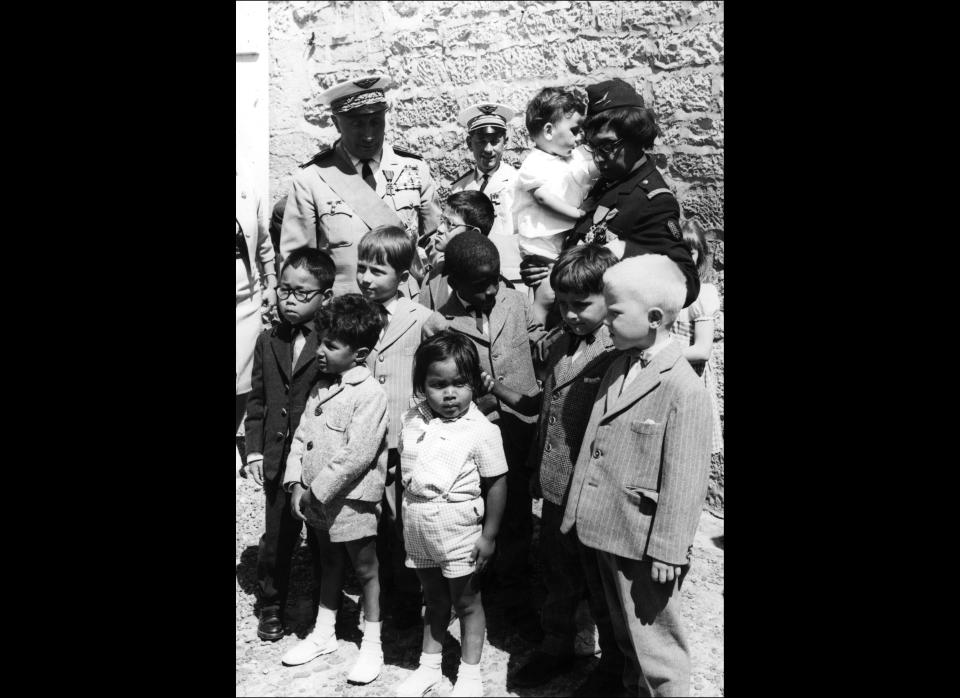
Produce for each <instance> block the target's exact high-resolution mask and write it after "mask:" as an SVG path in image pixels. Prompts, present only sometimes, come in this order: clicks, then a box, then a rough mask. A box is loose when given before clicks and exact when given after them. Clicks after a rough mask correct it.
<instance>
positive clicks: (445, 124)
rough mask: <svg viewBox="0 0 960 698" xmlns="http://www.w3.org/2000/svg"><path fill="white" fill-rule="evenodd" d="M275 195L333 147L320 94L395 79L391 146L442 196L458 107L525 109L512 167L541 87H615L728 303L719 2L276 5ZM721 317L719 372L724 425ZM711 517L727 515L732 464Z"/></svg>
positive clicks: (456, 154) (508, 155) (713, 494)
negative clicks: (700, 236)
mask: <svg viewBox="0 0 960 698" xmlns="http://www.w3.org/2000/svg"><path fill="white" fill-rule="evenodd" d="M269 41H270V190H271V198H272V200H273V201H276V200H278V199H279V198H281V197H282V196H283V195H284V193H285V192H286V188H287V185H288V183H289V179H290V176H291V174H292V173H293V172H294V170H295V169H296V168H297V165H298V164H299V163H302V162H304V161H306V160H308V159H309V158H310V157H311V156H312V155H313V154H314V153H316V152H317V150H319V148H320V147H321V146H322V145H326V144H331V143H333V141H334V140H336V138H337V133H336V129H335V128H334V126H333V123H332V122H331V120H330V116H329V111H328V110H327V108H326V107H323V106H322V105H320V104H319V103H318V101H317V96H318V95H319V94H320V93H321V92H323V91H324V90H325V89H327V88H328V87H329V86H331V85H333V84H335V83H337V82H340V81H343V80H346V79H348V78H351V77H354V76H357V75H366V74H372V73H381V72H383V73H387V74H388V75H390V76H391V77H392V78H393V80H394V81H395V82H396V84H397V87H396V88H395V89H393V90H391V91H390V92H388V93H387V95H388V99H389V100H390V101H391V111H390V112H389V114H388V117H387V134H386V136H387V140H388V141H389V142H390V143H392V144H394V145H398V146H400V147H403V148H407V149H410V150H412V151H414V152H416V153H419V154H420V155H422V156H423V157H424V158H425V160H426V161H427V162H428V163H429V165H430V169H431V171H432V173H433V175H434V177H435V178H436V179H437V181H438V184H439V185H440V194H441V196H445V194H446V192H447V185H448V184H449V183H450V182H451V181H453V179H454V178H455V177H456V176H457V175H458V174H461V173H463V172H464V171H466V170H467V169H468V168H469V167H470V166H472V156H471V154H470V151H469V150H468V149H467V147H466V144H465V137H464V133H463V131H462V129H461V128H460V127H459V126H458V125H457V123H456V115H457V113H458V112H459V110H460V109H462V108H463V107H465V106H468V105H470V104H473V103H475V102H478V101H481V100H483V101H494V102H502V103H505V104H508V105H510V106H512V107H514V108H515V109H518V110H519V113H518V115H517V116H516V117H515V118H514V119H513V121H512V122H511V123H510V124H509V131H508V135H509V137H510V141H509V145H508V148H507V150H506V152H505V154H504V161H505V162H507V163H510V164H511V165H514V166H519V163H520V162H521V160H522V157H523V154H524V153H525V151H526V150H527V149H529V148H530V147H532V145H533V144H532V142H531V141H530V140H529V138H528V136H527V132H526V128H525V126H524V123H523V120H524V119H523V110H524V108H525V107H526V104H527V102H528V101H529V99H530V97H532V96H533V95H534V94H535V93H536V91H537V90H539V89H540V88H541V87H545V86H550V85H553V86H556V85H586V84H589V83H591V82H597V81H599V80H603V79H606V78H610V77H619V78H622V79H624V80H626V81H628V82H630V83H631V84H633V85H634V86H635V87H636V88H637V90H638V92H639V93H640V94H641V95H643V97H644V100H645V102H646V104H647V105H648V106H649V107H651V108H652V109H653V110H654V111H655V112H656V114H657V119H658V124H659V126H660V128H661V130H662V132H663V133H662V136H661V137H660V138H659V139H658V140H657V143H656V145H655V147H654V153H655V155H656V159H657V165H658V166H659V168H660V170H661V172H662V173H663V174H664V175H665V177H666V178H667V180H668V181H669V182H670V183H671V185H672V186H673V188H674V191H675V193H676V195H677V198H678V200H679V201H680V205H681V208H682V210H683V213H684V215H685V216H686V217H694V218H697V219H699V220H700V221H701V222H702V223H703V224H704V226H705V227H706V229H707V230H708V231H709V238H710V246H711V250H712V259H711V266H712V269H713V274H714V277H715V278H714V283H716V285H717V286H718V288H719V291H720V296H721V300H722V298H723V276H724V273H723V229H724V222H723V221H724V215H723V153H724V120H723V113H724V109H723V3H722V2H524V1H518V2H457V1H455V0H454V1H439V2H336V1H331V2H285V1H281V2H271V3H270V5H269ZM723 344H724V342H723V319H722V314H721V319H720V321H719V322H718V323H717V327H716V331H715V336H714V353H713V361H714V363H715V368H716V373H717V377H718V382H719V388H718V392H719V395H718V399H719V402H720V412H721V416H722V414H723ZM713 471H714V472H713V474H712V477H711V487H710V494H709V495H708V505H709V506H711V507H712V508H715V509H717V510H721V511H722V509H723V455H722V454H721V455H720V456H719V457H714V463H713Z"/></svg>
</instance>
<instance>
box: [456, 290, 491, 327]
mask: <svg viewBox="0 0 960 698" xmlns="http://www.w3.org/2000/svg"><path fill="white" fill-rule="evenodd" d="M450 290H451V291H453V289H450ZM454 295H455V296H456V297H457V300H458V301H460V305H462V306H463V307H464V308H465V309H466V311H467V312H468V313H470V315H472V316H474V317H476V315H477V314H476V313H475V312H474V310H473V306H472V305H470V304H469V303H467V302H466V301H465V300H463V298H461V297H460V294H459V293H456V294H454ZM480 314H481V315H482V316H483V333H484V334H485V335H488V336H489V335H490V314H489V313H488V312H484V311H483V310H481V311H480Z"/></svg>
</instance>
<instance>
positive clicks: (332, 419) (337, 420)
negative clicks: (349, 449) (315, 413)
mask: <svg viewBox="0 0 960 698" xmlns="http://www.w3.org/2000/svg"><path fill="white" fill-rule="evenodd" d="M325 424H326V425H327V428H328V429H333V430H334V431H340V432H342V431H346V429H347V420H346V419H344V418H343V417H340V416H328V417H327V419H326V421H325Z"/></svg>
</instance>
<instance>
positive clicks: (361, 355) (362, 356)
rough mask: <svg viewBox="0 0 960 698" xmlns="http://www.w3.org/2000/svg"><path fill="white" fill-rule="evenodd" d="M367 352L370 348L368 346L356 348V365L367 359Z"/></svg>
mask: <svg viewBox="0 0 960 698" xmlns="http://www.w3.org/2000/svg"><path fill="white" fill-rule="evenodd" d="M369 353H370V349H369V348H368V347H360V348H359V349H357V365H358V366H359V365H360V364H362V363H363V362H364V361H366V360H367V355H368V354H369Z"/></svg>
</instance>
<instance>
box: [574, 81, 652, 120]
mask: <svg viewBox="0 0 960 698" xmlns="http://www.w3.org/2000/svg"><path fill="white" fill-rule="evenodd" d="M587 98H588V104H587V114H590V115H593V114H596V113H598V112H602V111H606V110H607V109H616V108H617V107H642V106H644V104H643V97H641V96H640V95H638V94H637V91H636V90H635V89H633V88H632V87H630V85H628V84H627V83H626V82H624V81H623V80H621V79H620V78H613V79H612V80H604V81H603V82H598V83H597V84H596V85H587Z"/></svg>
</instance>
